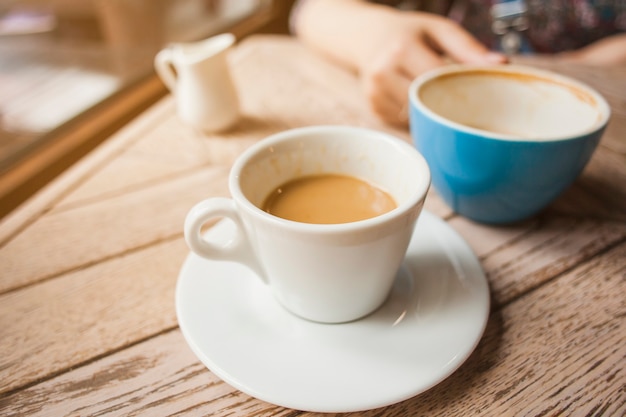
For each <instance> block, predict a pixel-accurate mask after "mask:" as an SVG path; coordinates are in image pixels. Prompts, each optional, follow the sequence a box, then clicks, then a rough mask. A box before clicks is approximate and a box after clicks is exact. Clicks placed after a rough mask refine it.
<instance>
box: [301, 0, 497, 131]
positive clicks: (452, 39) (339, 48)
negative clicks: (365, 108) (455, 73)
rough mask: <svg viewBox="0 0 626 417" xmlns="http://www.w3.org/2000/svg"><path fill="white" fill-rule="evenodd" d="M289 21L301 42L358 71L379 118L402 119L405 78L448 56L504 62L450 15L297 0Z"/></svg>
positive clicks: (354, 1) (353, 1) (348, 0)
mask: <svg viewBox="0 0 626 417" xmlns="http://www.w3.org/2000/svg"><path fill="white" fill-rule="evenodd" d="M292 26H293V28H294V30H295V34H296V36H297V37H298V38H299V39H301V40H302V42H304V43H305V44H306V45H308V46H310V47H311V48H313V49H315V50H317V51H319V52H321V53H322V54H324V55H326V56H328V57H329V58H331V59H333V60H335V61H337V62H339V63H341V64H343V65H345V66H346V67H348V68H350V69H352V70H354V71H356V72H358V73H359V75H360V76H361V78H362V80H363V85H364V90H365V94H366V96H367V99H368V101H369V103H370V105H371V107H372V109H373V110H374V112H376V113H377V114H378V115H379V116H380V117H382V118H383V120H385V121H387V122H389V123H393V124H399V125H406V122H407V120H406V106H407V95H408V87H409V84H410V82H411V81H412V80H413V79H414V78H415V77H417V76H418V75H420V74H421V73H423V72H424V71H427V70H429V69H432V68H434V67H437V66H440V65H443V64H445V63H446V62H449V61H451V60H452V61H456V62H466V63H503V62H506V58H505V57H504V56H503V55H500V54H495V53H492V52H489V51H488V50H487V49H486V48H485V47H484V46H483V45H482V44H480V43H479V42H478V41H477V40H476V39H475V38H474V37H473V36H471V35H470V34H469V33H468V32H467V31H465V30H464V29H463V28H461V27H460V26H459V25H458V24H456V23H455V22H453V21H452V20H450V19H448V18H445V17H442V16H438V15H434V14H430V13H424V12H412V11H400V10H396V9H394V8H391V7H387V6H382V5H377V4H372V3H368V2H365V1H361V0H301V1H300V3H299V4H298V7H297V9H296V10H295V12H294V16H293V22H292Z"/></svg>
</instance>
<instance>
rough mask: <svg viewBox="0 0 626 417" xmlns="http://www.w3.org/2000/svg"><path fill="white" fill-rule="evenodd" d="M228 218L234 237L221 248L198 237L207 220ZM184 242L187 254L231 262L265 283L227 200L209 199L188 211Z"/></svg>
mask: <svg viewBox="0 0 626 417" xmlns="http://www.w3.org/2000/svg"><path fill="white" fill-rule="evenodd" d="M219 217H222V218H228V219H230V220H232V222H233V223H234V224H235V227H236V236H235V238H234V239H233V240H232V241H229V242H227V243H225V244H223V245H216V244H213V243H211V242H208V241H207V240H205V239H204V238H203V237H202V233H201V229H202V226H203V225H204V224H205V223H207V222H208V221H209V220H211V219H215V218H219ZM185 240H186V242H187V245H189V247H190V248H191V250H192V251H193V252H194V253H196V254H197V255H199V256H202V257H203V258H206V259H212V260H217V261H234V262H238V263H241V264H244V265H246V266H247V267H248V268H250V269H252V271H254V272H255V273H256V274H257V275H258V276H259V278H261V280H262V281H263V282H265V283H267V278H266V277H265V273H264V271H263V268H261V266H260V264H259V262H258V260H257V257H256V255H255V253H254V251H253V250H252V246H251V245H250V241H249V240H248V235H247V234H246V229H245V227H244V225H243V221H242V220H241V217H240V216H239V213H238V212H237V207H236V206H235V202H234V201H233V200H232V199H230V198H222V197H217V198H210V199H207V200H203V201H201V202H199V203H198V204H196V205H195V206H194V207H192V208H191V210H190V211H189V213H188V214H187V217H186V218H185Z"/></svg>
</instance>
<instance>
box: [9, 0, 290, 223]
mask: <svg viewBox="0 0 626 417" xmlns="http://www.w3.org/2000/svg"><path fill="white" fill-rule="evenodd" d="M292 3H293V0H80V1H76V0H0V176H2V177H0V180H1V181H2V182H4V185H0V199H3V201H2V200H0V204H2V205H5V206H6V205H7V199H11V198H12V199H13V201H12V203H17V202H18V200H20V199H23V198H25V197H24V196H26V195H28V194H30V193H31V192H32V190H34V189H37V188H39V187H40V186H41V185H42V184H43V183H45V182H46V181H47V180H49V179H50V178H52V177H54V176H55V175H56V174H58V172H60V171H61V170H63V169H65V168H66V167H67V166H69V165H70V164H71V163H72V162H74V161H75V160H77V159H78V158H80V157H81V156H82V155H84V154H85V153H86V152H88V151H89V150H90V149H92V148H93V147H94V146H96V145H97V144H98V143H99V142H100V141H101V140H103V139H104V138H105V137H106V136H109V135H110V134H111V133H112V132H113V131H115V130H116V129H117V128H119V127H120V126H122V125H123V124H124V123H125V122H127V121H128V120H130V119H131V118H132V117H134V115H136V114H138V113H139V112H140V111H141V110H143V109H145V108H146V107H147V106H149V105H150V104H152V103H154V102H155V101H156V100H157V99H158V98H160V97H162V96H163V95H164V94H165V93H166V90H165V87H164V86H163V85H162V84H161V83H160V81H159V80H158V78H157V77H156V76H155V74H154V70H153V59H154V56H155V54H156V52H157V51H159V50H160V49H161V48H163V47H164V46H165V45H167V44H168V43H170V42H183V41H194V40H200V39H204V38H206V37H209V36H212V35H214V34H218V33H222V32H232V33H234V34H235V35H236V36H237V37H238V38H239V39H241V38H243V37H245V36H249V35H250V34H252V33H288V23H287V21H288V15H289V10H290V9H291V6H292ZM90 123H91V127H88V128H87V129H86V131H85V132H84V133H83V134H77V132H79V131H80V127H81V126H82V125H86V126H89V124H90ZM83 130H84V129H83ZM70 132H71V134H70ZM70 136H71V137H72V138H71V139H68V137H70ZM68 141H69V142H68ZM58 142H64V144H63V146H61V145H58ZM55 143H57V144H56V145H55ZM55 146H56V147H57V148H58V147H59V146H61V147H62V148H63V150H59V149H56V150H55V149H54V148H55ZM46 149H48V150H47V151H46ZM46 152H47V155H46ZM39 159H40V160H41V161H38V160H39ZM25 164H26V165H33V164H34V165H37V166H36V167H34V168H32V167H31V168H32V169H30V171H32V172H30V171H29V173H27V174H28V175H26V176H27V177H28V178H27V179H28V181H26V180H25V179H23V178H21V177H20V175H21V176H24V175H22V174H24V173H22V174H19V173H18V174H19V175H18V177H20V178H17V179H16V178H15V175H16V172H17V171H19V170H20V169H22V170H23V169H26V168H24V167H25ZM33 170H34V171H33ZM12 172H13V174H14V175H13V177H7V175H9V174H11V173H12ZM7 178H9V179H10V180H15V181H17V182H18V183H16V184H9V183H10V182H11V181H8V180H7ZM29 184H30V185H29ZM9 186H10V188H11V189H4V188H7V187H9ZM3 187H4V188H3ZM20 190H21V192H20ZM2 211H3V210H2V207H0V212H2ZM4 211H6V210H4Z"/></svg>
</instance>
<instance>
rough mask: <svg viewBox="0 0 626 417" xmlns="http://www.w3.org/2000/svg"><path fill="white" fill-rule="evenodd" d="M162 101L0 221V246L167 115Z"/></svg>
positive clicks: (168, 110) (167, 109) (167, 110)
mask: <svg viewBox="0 0 626 417" xmlns="http://www.w3.org/2000/svg"><path fill="white" fill-rule="evenodd" d="M163 104H167V103H163V102H159V103H157V104H155V105H154V106H152V107H151V108H150V110H149V111H146V112H145V113H143V114H142V115H141V117H139V118H137V119H135V120H134V121H133V122H132V123H129V124H128V125H126V126H124V127H123V128H122V129H120V130H119V131H118V132H117V133H116V134H115V135H114V136H113V137H114V138H115V140H113V139H111V140H107V141H105V142H104V143H102V144H101V145H100V146H98V148H97V150H96V151H94V152H92V153H90V154H88V155H86V156H85V157H84V158H83V159H81V160H80V161H79V162H78V163H76V164H75V165H73V166H72V167H71V168H69V169H68V170H67V171H65V172H64V173H63V174H61V175H60V176H59V177H57V178H56V179H55V180H54V181H52V182H51V183H50V184H48V186H46V187H44V188H43V189H41V190H40V191H38V192H37V193H35V194H34V195H33V196H32V197H31V198H30V199H28V200H27V201H26V202H25V203H24V204H22V205H21V206H20V207H19V209H18V210H15V211H13V212H11V213H10V214H8V215H7V216H5V217H4V218H2V219H1V220H0V245H1V244H3V243H4V242H6V241H8V240H9V239H10V238H11V237H12V236H13V235H15V234H16V233H18V232H19V231H20V230H21V229H23V228H24V227H26V226H27V225H28V224H30V223H32V222H33V221H34V220H35V219H37V218H38V217H39V216H41V215H42V214H43V213H45V212H46V211H48V210H49V209H50V208H51V207H52V206H54V205H55V204H58V202H59V201H60V200H61V199H63V198H64V196H65V195H67V194H68V193H69V192H70V191H71V190H73V189H74V188H75V187H76V186H77V184H80V183H81V182H82V181H84V179H85V178H87V177H90V176H91V175H93V174H94V173H95V172H97V171H98V170H100V167H101V166H102V165H104V164H106V163H107V161H109V160H111V159H112V158H115V157H116V156H117V155H119V154H120V153H121V152H123V150H124V149H125V148H126V147H128V146H129V145H130V144H132V143H133V142H134V141H136V140H137V139H138V138H141V137H142V136H143V135H145V134H147V133H146V132H147V131H148V130H149V129H151V127H152V126H153V125H154V124H155V120H160V119H162V118H163V117H164V115H165V114H167V113H169V112H170V109H169V108H168V107H167V106H164V105H163Z"/></svg>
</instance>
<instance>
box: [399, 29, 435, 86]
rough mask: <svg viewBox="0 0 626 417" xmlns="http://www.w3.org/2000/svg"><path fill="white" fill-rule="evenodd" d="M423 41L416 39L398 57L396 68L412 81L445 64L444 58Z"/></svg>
mask: <svg viewBox="0 0 626 417" xmlns="http://www.w3.org/2000/svg"><path fill="white" fill-rule="evenodd" d="M424 42H425V40H423V39H416V40H415V41H414V42H413V43H412V44H411V45H409V46H407V48H405V50H404V51H403V53H402V54H401V55H400V56H398V60H397V62H398V68H399V70H400V71H402V72H404V74H406V77H407V78H409V79H411V80H412V79H413V78H415V77H417V76H418V75H420V74H422V73H424V72H426V71H429V70H431V69H433V68H437V67H440V66H442V65H444V64H445V63H446V61H445V59H444V57H442V56H441V55H439V54H438V53H437V52H436V51H434V50H433V49H432V48H431V47H430V45H428V44H426V43H424Z"/></svg>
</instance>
